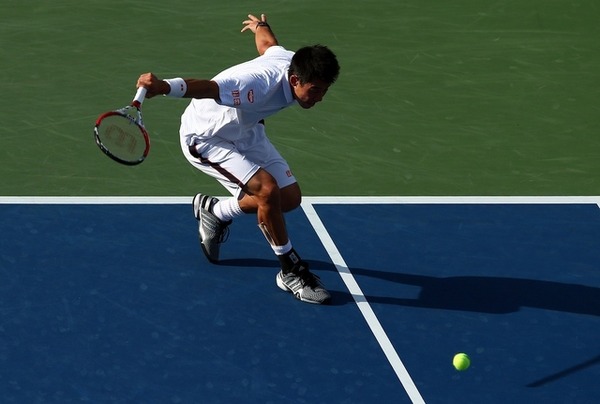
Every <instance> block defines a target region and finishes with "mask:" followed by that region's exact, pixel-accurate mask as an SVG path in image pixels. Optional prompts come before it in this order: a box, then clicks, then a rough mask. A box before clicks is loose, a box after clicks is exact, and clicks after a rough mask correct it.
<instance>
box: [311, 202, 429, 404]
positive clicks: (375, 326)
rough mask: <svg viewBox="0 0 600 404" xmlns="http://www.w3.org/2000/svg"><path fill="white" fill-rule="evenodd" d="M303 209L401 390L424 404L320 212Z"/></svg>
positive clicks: (312, 209) (416, 401)
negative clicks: (399, 383)
mask: <svg viewBox="0 0 600 404" xmlns="http://www.w3.org/2000/svg"><path fill="white" fill-rule="evenodd" d="M302 209H303V210H304V213H305V214H306V216H307V217H308V220H309V222H310V223H311V224H312V226H313V228H314V229H315V231H316V232H317V235H318V236H319V238H320V239H321V243H323V246H324V247H325V250H326V251H327V253H328V254H329V257H330V258H331V261H332V262H333V264H334V265H335V267H336V268H337V270H338V272H339V274H340V277H341V278H342V280H343V281H344V283H345V284H346V287H347V288H348V290H349V291H350V294H352V297H353V298H354V301H355V302H356V305H357V306H358V309H359V310H360V312H361V313H362V315H363V317H364V318H365V320H366V321H367V324H368V325H369V328H370V329H371V331H372V332H373V334H374V335H375V338H376V339H377V342H379V346H381V349H382V350H383V352H384V353H385V356H386V357H387V359H388V361H389V362H390V364H391V365H392V368H393V369H394V371H395V372H396V375H397V376H398V379H400V382H401V383H402V386H404V390H406V393H407V394H408V396H409V397H410V399H411V400H412V402H413V403H425V401H424V400H423V397H421V394H420V393H419V390H417V387H416V386H415V384H414V382H413V381H412V379H411V377H410V375H409V374H408V371H407V370H406V367H405V366H404V364H403V363H402V360H401V359H400V357H399V356H398V353H397V352H396V350H395V349H394V346H393V345H392V342H391V341H390V339H389V338H388V336H387V334H386V333H385V331H384V329H383V327H382V326H381V323H380V322H379V320H378V319H377V316H375V313H374V312H373V309H371V306H370V305H369V302H367V299H366V298H365V295H364V294H363V292H362V290H361V289H360V286H358V283H356V280H355V279H354V276H353V275H352V273H350V270H349V269H348V266H347V265H346V263H345V262H344V259H343V258H342V256H341V254H340V252H339V251H338V249H337V247H336V246H335V244H334V242H333V240H332V238H331V236H330V235H329V233H328V232H327V230H326V229H325V226H324V225H323V222H322V221H321V219H320V218H319V216H318V215H317V212H316V211H315V209H314V207H313V205H312V204H310V203H308V202H303V203H302Z"/></svg>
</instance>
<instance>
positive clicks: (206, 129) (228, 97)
mask: <svg viewBox="0 0 600 404" xmlns="http://www.w3.org/2000/svg"><path fill="white" fill-rule="evenodd" d="M293 55H294V52H292V51H288V50H286V49H284V48H283V47H281V46H271V47H269V48H268V49H267V50H266V52H265V53H264V54H263V55H261V56H259V57H257V58H255V59H252V60H250V61H248V62H245V63H241V64H239V65H235V66H232V67H230V68H228V69H226V70H224V71H222V72H221V73H219V74H218V75H216V76H215V77H214V78H213V79H212V80H213V81H215V82H216V83H217V84H218V85H219V93H220V101H219V103H217V102H216V101H214V100H212V99H193V100H192V101H191V102H190V104H189V105H188V107H187V108H186V110H185V111H184V113H183V115H182V116H181V127H180V132H179V133H180V135H181V137H182V141H183V142H185V143H186V144H187V145H188V146H191V145H194V144H197V143H199V142H202V139H205V138H209V137H212V136H219V137H221V138H224V139H227V140H231V141H235V140H238V139H241V138H243V137H244V134H245V133H246V132H247V130H248V129H249V128H251V127H253V126H254V125H256V124H258V122H259V121H260V120H261V119H264V118H267V117H268V116H270V115H273V114H274V113H276V112H277V111H280V110H282V109H283V108H286V107H289V106H290V105H293V104H295V103H296V101H295V100H294V97H293V95H292V90H291V88H290V84H289V81H288V68H289V66H290V62H291V60H292V56H293Z"/></svg>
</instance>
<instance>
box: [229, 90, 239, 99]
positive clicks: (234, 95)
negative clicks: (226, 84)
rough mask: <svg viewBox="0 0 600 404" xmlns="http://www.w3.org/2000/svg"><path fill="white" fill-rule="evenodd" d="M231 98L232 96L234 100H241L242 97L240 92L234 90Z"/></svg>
mask: <svg viewBox="0 0 600 404" xmlns="http://www.w3.org/2000/svg"><path fill="white" fill-rule="evenodd" d="M231 96H232V97H233V98H239V96H240V90H233V91H232V92H231Z"/></svg>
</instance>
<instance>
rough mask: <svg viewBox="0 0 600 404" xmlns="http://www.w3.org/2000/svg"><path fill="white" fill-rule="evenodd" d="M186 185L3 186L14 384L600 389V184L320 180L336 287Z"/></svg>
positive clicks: (310, 219) (317, 220)
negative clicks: (134, 190) (51, 193)
mask: <svg viewBox="0 0 600 404" xmlns="http://www.w3.org/2000/svg"><path fill="white" fill-rule="evenodd" d="M188 199H189V198H18V197H17V198H1V199H0V202H1V203H0V226H1V229H2V239H1V249H0V277H1V278H0V314H1V322H0V402H2V403H46V402H52V403H74V402H91V403H105V402H114V403H392V402H393V403H410V402H415V403H420V402H421V403H422V402H426V403H461V404H463V403H486V404H489V403H513V404H514V403H561V404H562V403H598V402H600V389H599V388H598V381H599V380H600V343H599V341H600V271H599V264H600V248H599V242H600V208H599V206H598V198H592V197H589V198H576V197H573V198H560V197H555V198H518V197H517V198H306V200H305V202H304V204H303V207H302V209H298V210H297V211H295V212H293V213H291V214H289V215H288V216H287V221H288V226H289V229H290V236H291V239H292V241H293V242H294V245H295V246H296V248H297V250H298V251H299V252H300V254H301V255H302V256H303V257H304V258H305V259H307V260H308V261H309V262H310V264H311V268H312V270H313V271H314V272H315V273H316V274H317V275H319V276H320V277H321V280H322V281H323V283H324V285H325V286H326V287H327V288H328V289H329V290H330V292H331V293H332V296H333V301H332V304H331V305H329V306H315V305H310V304H305V303H301V302H299V301H297V300H295V299H294V298H293V297H292V296H291V295H290V294H288V293H286V292H283V291H281V290H280V289H278V288H277V286H276V285H275V275H276V273H277V272H278V266H277V261H276V259H275V258H274V256H273V254H272V252H271V250H270V248H269V246H268V245H267V243H266V241H265V240H264V237H263V236H262V234H261V233H260V232H259V230H258V228H257V226H256V223H255V218H253V217H251V216H248V217H243V218H241V219H239V220H237V221H236V222H235V223H234V224H233V225H232V227H231V234H230V237H229V240H228V241H227V243H226V244H224V245H223V247H222V258H223V261H222V263H221V264H220V265H212V264H209V263H208V262H207V261H206V260H205V258H204V256H203V255H202V252H201V250H200V248H199V245H198V239H197V224H196V220H195V219H194V217H193V215H192V211H191V206H190V204H189V200H188ZM457 352H466V353H468V354H469V355H470V357H471V360H472V365H471V367H470V368H469V369H468V370H467V371H464V372H458V371H456V370H455V369H454V368H453V367H452V357H453V356H454V354H455V353H457Z"/></svg>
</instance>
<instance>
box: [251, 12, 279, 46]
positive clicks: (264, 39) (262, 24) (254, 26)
mask: <svg viewBox="0 0 600 404" xmlns="http://www.w3.org/2000/svg"><path fill="white" fill-rule="evenodd" d="M243 24H244V27H243V28H242V32H244V31H252V32H253V33H254V42H255V44H256V50H257V51H258V54H259V55H262V54H264V53H265V52H266V50H267V49H269V48H270V47H271V46H275V45H279V43H278V42H277V38H275V34H274V33H273V31H272V30H271V26H270V25H269V24H268V23H267V16H266V15H264V14H261V15H260V19H259V18H257V17H255V16H253V15H252V14H248V19H247V20H246V21H244V22H243Z"/></svg>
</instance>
